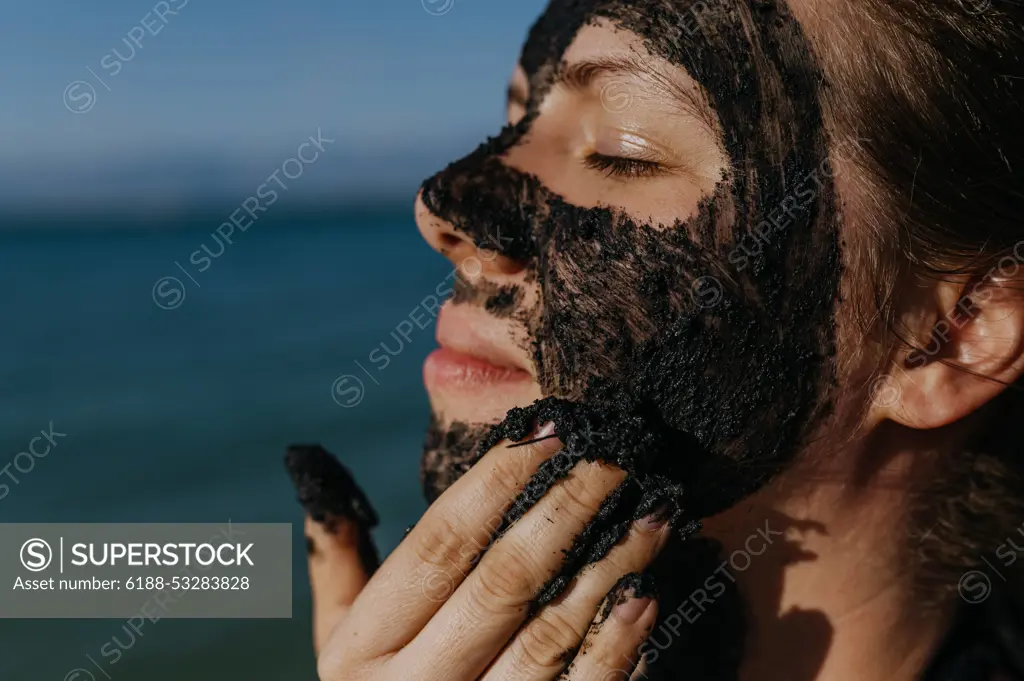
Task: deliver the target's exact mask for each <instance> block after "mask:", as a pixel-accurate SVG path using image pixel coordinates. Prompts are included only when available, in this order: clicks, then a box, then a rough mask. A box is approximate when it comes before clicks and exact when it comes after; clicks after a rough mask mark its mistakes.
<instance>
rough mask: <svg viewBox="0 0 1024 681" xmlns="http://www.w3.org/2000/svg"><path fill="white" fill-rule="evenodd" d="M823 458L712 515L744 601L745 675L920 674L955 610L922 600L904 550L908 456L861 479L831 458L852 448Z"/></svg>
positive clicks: (757, 679) (810, 680)
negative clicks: (920, 603) (922, 605)
mask: <svg viewBox="0 0 1024 681" xmlns="http://www.w3.org/2000/svg"><path fill="white" fill-rule="evenodd" d="M823 460H829V461H830V463H829V466H830V470H829V471H823V470H821V468H820V467H818V470H816V471H810V470H809V468H808V467H806V466H803V467H798V468H795V469H794V470H792V471H791V472H790V474H788V475H787V477H786V479H784V480H782V481H781V482H780V484H773V485H772V486H770V488H769V489H766V490H765V491H764V492H763V493H759V494H758V495H755V497H753V498H751V499H750V500H748V501H747V502H744V503H743V504H741V505H739V506H737V507H735V508H733V509H730V510H729V511H728V512H726V513H724V514H722V515H720V516H717V517H715V518H712V519H710V520H709V521H708V522H706V523H705V527H706V530H705V532H706V534H708V535H710V536H713V537H714V538H716V539H717V540H719V541H720V542H722V544H723V546H724V550H725V554H726V555H729V556H730V557H731V563H730V571H731V572H732V576H733V577H734V578H735V580H736V583H737V585H738V587H739V588H740V590H741V593H742V594H743V596H744V598H745V599H746V601H747V604H748V607H749V613H750V617H751V621H750V629H749V633H748V637H747V641H746V655H745V658H744V661H743V665H742V668H741V674H740V678H741V679H742V681H774V680H776V679H787V681H913V680H914V679H918V678H919V677H920V674H921V673H922V671H923V669H924V667H925V665H926V664H927V662H928V658H929V656H930V655H931V653H932V651H933V650H934V648H935V646H936V644H937V643H938V641H939V639H940V638H941V637H942V635H943V633H944V631H945V629H946V628H947V626H948V617H947V616H945V615H943V614H939V615H938V616H937V615H936V613H934V612H933V613H928V614H922V613H921V612H920V609H919V608H915V604H914V602H913V599H912V588H911V587H912V583H911V579H912V578H911V576H910V575H908V574H907V572H908V571H907V570H906V568H905V567H904V563H903V561H902V556H903V555H904V553H905V551H906V550H907V548H908V547H907V546H906V528H905V522H906V517H907V515H906V510H907V492H906V490H907V485H906V484H905V483H906V480H907V476H908V472H909V468H910V466H909V462H910V460H911V457H910V455H909V454H903V455H896V456H894V457H891V458H889V459H888V461H887V462H886V463H885V464H884V465H883V466H881V467H880V469H879V470H878V471H877V472H876V473H874V474H873V475H872V476H871V479H870V480H866V481H865V480H864V473H863V470H860V471H858V470H854V469H852V468H851V470H846V471H843V470H836V464H835V461H837V460H846V461H851V460H855V457H845V456H844V457H833V458H831V459H825V458H824V457H823ZM808 478H811V479H813V480H814V483H813V484H810V485H808V484H803V485H800V486H799V488H797V487H796V486H795V485H793V484H791V483H788V482H787V480H795V479H801V480H804V481H805V483H806V480H807V479H808ZM765 537H767V540H765ZM762 547H764V548H763V549H762ZM755 551H761V553H759V554H755V553H754V552H755ZM737 552H738V553H737Z"/></svg>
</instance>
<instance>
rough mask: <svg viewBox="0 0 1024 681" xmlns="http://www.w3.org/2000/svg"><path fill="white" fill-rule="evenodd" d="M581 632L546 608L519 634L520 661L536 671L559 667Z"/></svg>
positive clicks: (565, 660) (564, 662)
mask: <svg viewBox="0 0 1024 681" xmlns="http://www.w3.org/2000/svg"><path fill="white" fill-rule="evenodd" d="M580 638H581V632H579V631H577V630H576V629H575V628H574V627H573V626H572V625H571V624H569V622H568V621H566V619H565V618H564V617H562V616H561V615H559V614H557V613H556V612H554V611H545V612H544V613H542V614H540V615H538V616H537V618H536V619H534V620H533V621H532V622H530V623H529V624H528V625H527V626H525V627H524V628H523V630H522V632H521V633H520V634H519V644H518V646H517V648H518V651H519V652H518V655H519V658H520V659H519V662H520V663H522V664H523V665H525V666H527V667H528V668H533V669H536V670H538V671H542V670H549V669H558V668H561V667H564V666H565V665H566V663H567V659H566V658H567V657H568V653H569V652H570V651H572V650H573V649H574V648H575V647H576V646H577V645H578V644H579V642H580Z"/></svg>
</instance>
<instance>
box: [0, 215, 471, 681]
mask: <svg viewBox="0 0 1024 681" xmlns="http://www.w3.org/2000/svg"><path fill="white" fill-rule="evenodd" d="M214 226H215V225H209V224H203V225H194V226H186V225H183V226H181V227H180V228H179V229H173V230H166V229H161V230H150V231H146V230H141V229H140V230H92V229H76V230H36V231H31V232H24V231H22V232H2V231H0V291H2V296H3V303H2V304H0V310H2V314H0V321H2V324H3V332H2V333H0V468H3V467H4V466H6V465H7V464H8V463H10V460H11V459H13V457H14V455H15V454H16V453H17V452H20V451H23V450H24V449H25V447H26V446H27V443H28V441H29V440H30V439H31V438H32V437H33V436H34V435H36V434H38V433H39V431H40V430H41V429H47V428H49V427H50V424H51V423H52V425H53V429H54V430H55V431H58V432H60V433H64V434H66V437H63V438H59V439H57V443H58V444H57V446H56V447H55V448H54V449H53V450H52V451H51V452H50V454H49V455H47V456H46V457H45V458H43V459H38V460H37V461H36V464H35V466H34V468H33V469H32V470H31V471H29V472H28V473H24V474H19V475H18V479H19V482H18V483H17V484H11V483H10V481H9V480H4V481H3V482H6V483H8V484H9V485H10V491H9V493H8V495H7V496H6V497H4V498H3V499H0V522H63V521H74V522H211V523H225V522H227V521H228V520H229V519H230V520H231V521H233V522H288V523H292V524H293V574H294V586H293V593H294V607H293V618H292V619H291V620H171V619H162V620H160V621H158V622H156V623H147V624H145V626H144V627H143V628H142V631H141V635H138V634H135V632H132V631H131V630H130V629H128V630H127V631H126V630H125V629H124V621H120V620H6V619H0V680H2V681H51V680H52V681H64V680H66V681H91V678H95V679H96V680H97V681H103V680H104V679H110V680H112V681H164V680H171V679H173V680H175V681H180V680H181V679H196V680H199V681H204V680H206V679H218V680H221V679H261V680H262V679H281V680H284V679H287V680H288V681H299V680H302V679H310V680H312V679H315V678H316V674H315V665H314V662H313V656H312V652H311V642H310V641H311V639H310V634H311V628H310V621H309V620H310V600H309V584H308V579H307V574H306V565H305V550H304V540H303V538H302V525H301V523H302V513H301V510H300V508H299V506H298V505H297V504H296V503H295V501H294V492H293V490H292V488H291V486H290V484H289V482H288V479H287V476H286V474H285V472H284V469H283V467H282V456H283V453H284V450H285V447H286V446H287V445H288V444H289V443H292V442H297V441H307V442H308V441H319V442H322V443H323V444H324V445H325V446H327V448H328V449H330V450H332V451H333V452H335V453H336V454H337V455H339V457H340V458H341V459H342V460H343V461H344V462H345V463H346V465H348V466H349V467H350V468H351V469H352V470H353V471H354V473H355V474H356V477H357V478H358V480H359V481H360V482H361V483H362V485H363V486H364V488H365V489H366V491H367V493H368V494H369V496H370V497H371V499H372V500H373V501H374V503H375V505H376V506H377V509H378V511H379V512H380V515H381V518H382V523H381V527H380V528H379V531H378V532H377V539H378V543H379V546H380V548H381V549H382V551H383V552H387V551H390V550H391V549H392V548H393V547H394V546H395V545H396V544H397V543H398V542H399V541H400V539H401V536H402V533H403V531H404V529H405V528H406V527H407V526H409V525H411V524H412V523H414V522H415V521H416V519H417V518H418V517H419V515H420V514H421V513H422V511H423V509H424V507H425V505H424V502H423V500H422V496H421V494H420V490H419V485H418V480H417V465H418V458H419V451H420V446H421V443H422V438H423V431H424V428H425V425H426V423H427V419H428V415H429V412H428V407H427V400H426V395H425V393H424V390H423V386H422V380H421V365H422V361H423V359H424V357H425V356H426V354H427V353H428V352H429V351H430V349H431V348H433V347H434V338H433V334H434V331H433V326H432V325H431V326H430V327H428V328H426V329H425V330H420V329H419V328H416V329H415V331H414V332H413V333H411V334H408V336H409V341H408V342H405V340H404V339H403V340H402V341H401V342H402V343H403V346H404V347H403V349H402V352H401V353H400V354H398V355H397V356H395V357H393V358H392V361H391V363H390V364H389V365H388V367H387V368H386V369H385V370H384V371H377V367H376V366H374V365H372V364H371V363H370V362H369V361H368V359H367V358H368V356H369V354H370V352H371V351H373V350H374V349H375V348H377V347H379V344H380V343H381V342H386V343H387V345H388V347H389V348H390V349H391V350H392V351H394V349H395V348H396V347H397V342H396V337H394V336H392V331H393V330H394V329H395V327H396V326H397V325H398V324H399V323H400V322H402V321H403V320H406V319H408V318H409V314H410V312H411V311H413V310H414V309H415V308H416V307H417V305H418V304H419V303H420V301H422V300H423V298H424V297H425V296H426V295H428V294H430V293H432V292H433V291H434V290H435V289H436V288H437V285H438V284H439V283H440V282H441V281H442V280H444V278H445V277H446V276H448V274H449V273H450V271H451V268H450V266H447V264H446V262H445V261H444V260H443V259H442V258H441V257H439V256H437V255H436V254H435V253H433V252H432V251H431V250H430V249H429V248H428V247H427V246H426V244H425V243H424V242H423V241H422V240H421V239H420V238H419V236H418V234H417V232H416V229H415V226H414V224H413V222H412V215H411V211H410V212H409V214H408V216H405V217H396V216H395V215H393V214H392V215H391V216H379V217H374V216H372V215H365V216H363V217H361V218H360V219H359V220H358V221H355V222H352V223H339V224H333V225H323V224H292V225H284V226H273V227H268V228H265V229H261V228H260V225H259V224H257V225H255V226H254V227H252V228H250V229H249V230H248V231H247V232H245V233H244V234H240V233H236V235H235V237H234V238H233V241H234V243H232V244H230V245H227V246H226V247H225V248H224V251H223V253H221V254H220V255H219V256H218V257H216V258H211V261H210V264H209V267H208V269H206V270H205V271H202V272H200V271H198V270H199V266H198V265H196V264H193V263H192V262H190V261H189V259H190V254H192V253H193V252H195V251H197V250H200V249H201V247H202V245H203V244H206V245H207V247H208V248H209V249H210V251H211V252H212V253H217V252H218V250H219V249H220V247H219V246H218V244H217V243H216V242H214V241H213V239H212V238H211V237H210V232H211V230H212V227H214ZM203 255H205V253H204V254H203ZM176 262H177V263H178V264H180V265H181V266H182V267H183V268H184V269H185V271H184V272H183V271H182V269H180V268H179V267H178V265H176V264H175V263H176ZM200 263H202V261H200ZM164 277H175V278H176V279H177V280H178V281H179V282H180V284H181V286H182V288H181V289H178V290H177V291H172V289H170V288H167V287H168V286H170V287H175V286H177V285H178V284H177V283H176V282H174V281H171V280H165V282H164V283H163V287H162V288H158V290H157V295H156V296H154V285H155V284H156V283H157V282H158V280H160V279H162V278H164ZM193 279H194V281H193ZM182 292H183V293H184V297H183V298H180V299H179V298H178V297H176V296H174V295H168V296H164V295H162V294H165V293H178V294H180V293H182ZM157 302H159V303H161V304H162V305H163V306H164V307H169V306H170V304H171V303H172V302H180V304H178V305H177V307H174V309H163V308H162V307H161V306H160V305H158V304H157ZM357 362H358V364H356V363H357ZM359 365H362V367H364V368H365V369H367V371H368V372H371V375H370V376H368V375H367V374H365V373H363V372H362V371H361V369H360V366H359ZM343 375H351V376H356V377H358V378H360V380H362V382H363V387H364V389H365V390H364V393H363V395H362V399H361V401H360V402H359V404H357V405H355V406H345V407H343V406H341V405H340V404H339V402H341V403H342V404H349V403H350V402H351V401H352V400H353V397H354V394H352V393H351V392H345V393H344V394H343V395H341V396H340V397H339V396H338V394H337V393H333V392H332V386H333V385H334V384H335V381H336V380H337V379H338V378H339V377H340V376H343ZM371 376H372V378H371ZM345 385H346V386H349V387H351V386H353V385H358V384H357V383H353V382H352V381H351V379H349V380H348V381H347V382H346V384H345ZM336 397H339V399H337V400H336V399H335V398H336ZM12 470H13V469H12ZM115 637H116V638H117V645H118V646H119V647H120V648H122V649H124V650H123V656H122V657H121V658H120V659H119V660H117V661H116V662H113V663H112V662H111V661H112V658H109V657H107V658H105V657H103V656H101V655H100V649H101V647H103V646H104V645H105V644H108V643H110V642H111V641H112V640H113V639H114V638H115ZM89 658H92V660H95V661H96V664H95V665H94V664H92V663H91V661H90V659H89ZM79 668H81V669H85V670H88V671H89V672H90V673H91V674H92V677H90V676H88V675H86V674H85V673H84V672H78V675H77V676H75V675H74V674H75V673H74V672H73V670H75V669H79Z"/></svg>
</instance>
